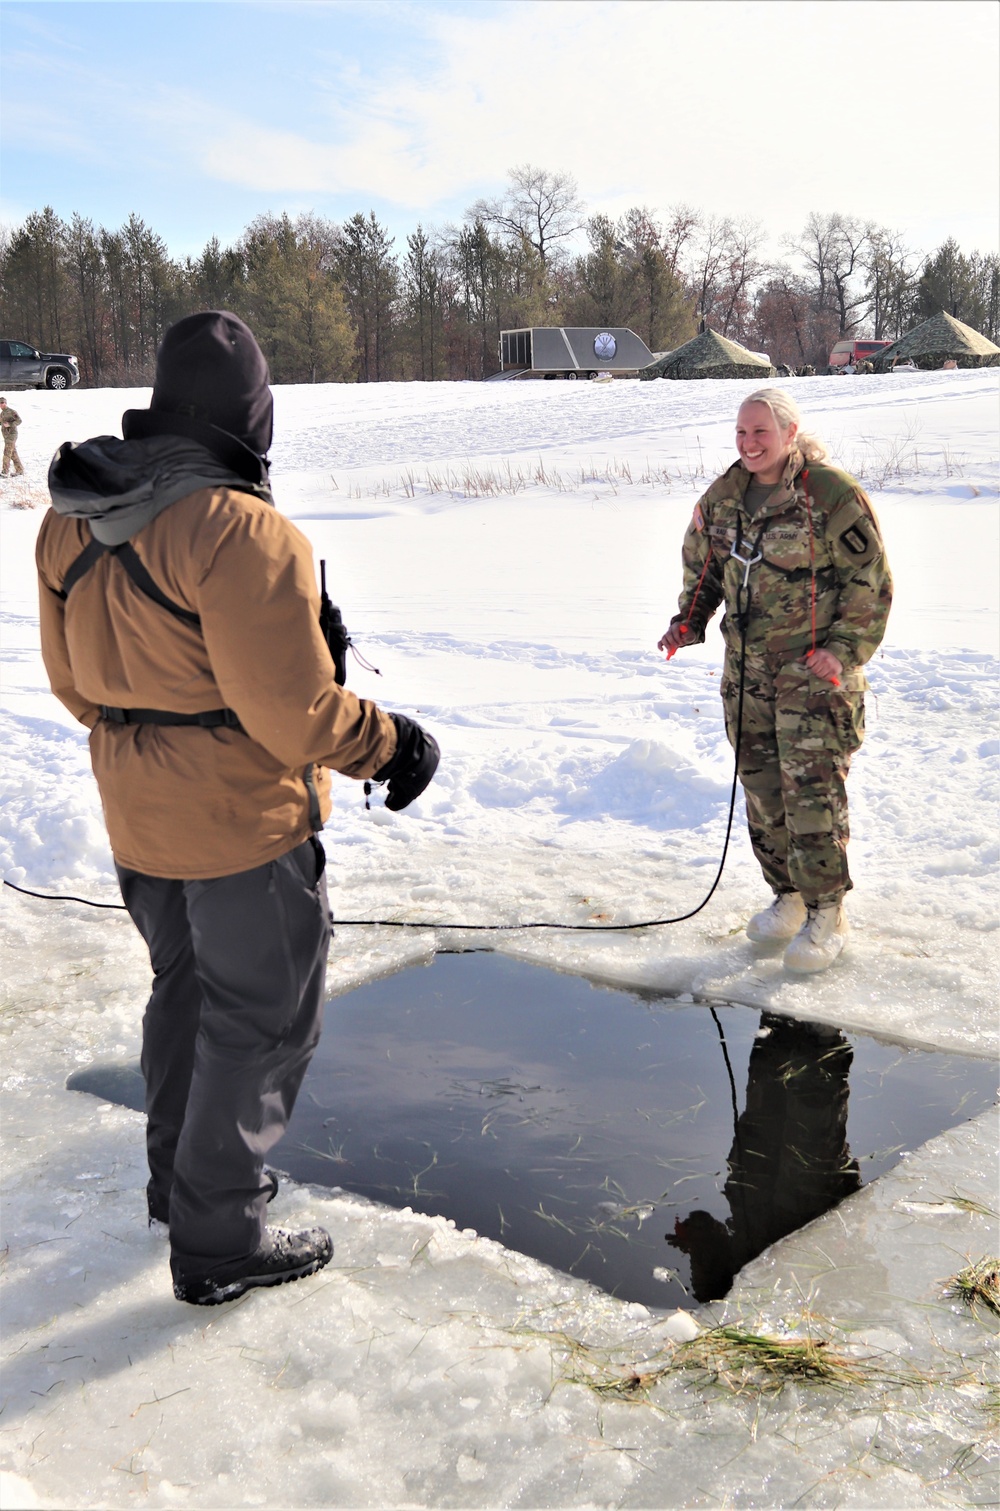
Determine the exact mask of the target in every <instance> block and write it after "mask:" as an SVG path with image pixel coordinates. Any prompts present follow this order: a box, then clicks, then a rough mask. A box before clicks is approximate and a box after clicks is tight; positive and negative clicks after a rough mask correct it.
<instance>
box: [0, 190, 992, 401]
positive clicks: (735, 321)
mask: <svg viewBox="0 0 1000 1511" xmlns="http://www.w3.org/2000/svg"><path fill="white" fill-rule="evenodd" d="M581 236H582V237H584V238H585V244H582V250H581V240H580V238H581ZM765 243H766V235H765V232H764V228H763V227H762V226H761V224H760V223H759V222H758V221H756V220H753V219H750V218H746V217H744V218H739V217H727V216H715V215H704V214H702V213H701V212H700V211H698V210H694V209H691V208H690V207H688V206H686V205H676V206H673V207H671V208H670V209H668V210H667V211H666V212H662V213H661V212H656V211H652V210H649V209H647V208H646V207H645V206H635V207H634V208H633V209H631V210H629V211H628V212H627V213H626V214H624V215H622V216H620V217H618V218H613V217H611V216H609V215H605V214H601V213H597V214H590V213H588V211H587V208H586V206H585V205H584V204H583V203H582V201H581V199H580V197H579V194H578V192H577V187H576V184H575V182H574V181H573V179H572V178H571V177H570V176H569V175H567V174H559V173H551V172H548V171H547V170H545V169H539V168H534V167H531V166H530V165H525V166H523V167H519V168H515V169H512V170H511V172H510V174H509V176H508V183H507V187H506V190H505V192H504V193H503V194H501V195H499V196H497V197H495V198H492V199H479V200H477V201H476V202H475V203H474V204H473V205H471V206H470V207H469V209H468V210H467V211H466V213H465V215H464V217H463V219H462V221H461V223H460V224H457V225H447V226H443V227H438V228H430V227H428V228H425V227H424V226H422V225H418V226H417V227H416V229H415V230H414V231H413V232H411V233H410V235H408V236H407V237H406V241H405V246H401V247H397V246H396V245H395V242H394V239H393V237H392V236H391V235H390V233H389V231H388V230H387V228H386V227H385V226H384V225H382V224H381V223H380V222H379V220H378V219H377V217H376V215H375V213H374V211H370V212H369V213H368V214H367V215H365V214H361V213H358V214H356V215H353V216H351V217H350V218H349V219H348V220H345V221H344V222H343V223H341V224H338V223H335V222H334V221H331V220H328V219H325V218H324V217H322V216H319V215H312V214H307V215H298V216H296V217H294V218H293V217H290V216H288V215H280V216H277V215H260V216H258V217H257V218H256V219H255V220H253V221H252V222H251V223H250V225H248V226H247V228H246V229H245V231H244V232H243V234H242V236H240V238H239V239H238V240H237V241H236V242H235V243H234V244H233V245H232V246H227V247H223V246H222V245H221V244H220V242H219V240H218V238H216V237H213V238H212V240H211V241H209V243H208V245H207V246H206V247H205V248H204V250H203V251H202V253H201V254H200V255H199V256H198V257H187V258H184V259H177V258H174V257H171V255H170V253H169V251H168V249H167V246H166V243H165V242H164V241H163V238H162V237H160V236H159V235H157V233H156V232H155V231H154V230H153V229H152V228H151V227H150V226H148V225H146V223H145V222H144V221H143V220H142V218H141V217H140V216H138V215H135V214H133V215H130V216H129V218H128V220H127V221H126V222H125V224H124V225H123V226H122V227H120V228H119V229H118V230H107V229H106V228H105V227H103V226H95V224H94V222H93V221H92V220H90V219H88V218H87V217H85V216H83V215H80V214H74V215H73V216H72V218H71V219H70V220H69V221H64V220H62V219H61V218H60V217H59V216H58V215H57V214H56V213H55V211H54V210H53V209H52V208H51V206H46V207H45V208H44V209H43V210H40V211H33V212H32V213H31V214H30V215H28V216H27V217H26V219H25V221H24V223H23V224H22V225H21V226H19V227H18V228H16V229H14V230H8V231H4V232H3V233H0V300H2V307H3V324H4V331H3V334H4V336H5V337H7V338H13V339H20V340H27V341H30V342H32V343H34V344H35V345H38V346H39V347H41V348H44V349H46V350H53V351H72V352H75V353H76V355H77V356H78V357H79V359H80V368H81V373H82V377H83V381H84V382H85V383H89V384H93V385H102V386H103V385H131V384H137V385H138V384H145V383H148V382H150V381H151V379H152V374H153V366H154V359H155V353H156V348H157V345H158V344H159V341H160V337H161V336H162V334H163V332H164V330H165V329H166V327H167V326H168V325H170V324H171V323H172V322H173V321H174V320H177V319H179V318H180V317H181V316H182V315H185V314H190V313H191V312H192V311H194V310H198V309H207V308H212V309H230V310H233V311H235V312H236V313H237V314H239V315H241V316H242V317H243V318H244V319H245V320H246V321H247V322H248V324H249V325H250V326H251V327H252V328H253V330H254V332H255V333H256V335H257V337H258V340H259V341H260V344H261V346H262V348H263V349H264V351H265V353H266V355H267V358H268V361H269V363H270V367H271V373H272V377H273V379H274V381H275V382H278V383H315V382H330V381H337V380H339V381H347V382H351V381H355V382H384V381H388V380H397V381H398V380H402V381H407V380H413V379H420V380H426V381H433V380H436V379H442V378H450V379H470V378H471V379H475V378H483V377H486V376H488V375H489V374H490V373H491V372H495V371H496V370H497V367H498V365H499V363H498V357H497V348H498V343H499V335H500V331H501V330H504V329H516V328H519V327H524V326H530V325H599V326H630V327H631V328H632V329H633V330H634V331H636V332H637V333H638V334H639V335H640V336H642V338H643V340H644V341H645V342H646V344H647V345H648V346H649V347H650V349H651V350H652V351H654V352H657V351H668V350H671V349H673V348H674V347H676V346H679V345H680V344H681V343H682V342H683V341H686V340H688V339H689V338H690V337H691V336H693V335H695V334H696V333H697V331H699V330H701V329H705V328H711V329H713V330H717V331H718V332H719V333H720V334H721V335H723V336H728V337H729V338H730V339H732V340H734V341H738V342H739V343H740V344H741V345H743V346H747V347H749V348H751V350H754V351H766V352H768V353H769V354H770V356H771V360H772V361H773V362H774V363H775V364H786V365H788V366H789V367H792V368H796V367H801V366H804V365H806V364H812V365H813V366H815V367H817V368H822V367H824V366H825V365H826V362H827V357H828V354H829V352H830V349H831V347H832V346H833V344H834V342H836V341H838V340H840V339H842V338H843V337H845V336H851V335H856V336H871V337H875V338H880V337H881V338H886V339H895V338H896V337H898V336H900V335H902V334H904V333H905V332H906V331H907V330H910V329H912V327H913V326H914V325H916V324H918V323H919V322H920V321H921V320H923V319H926V318H927V317H928V316H929V315H932V314H935V313H937V311H938V310H939V309H945V310H947V311H948V313H949V314H952V315H954V316H956V318H958V319H959V320H963V321H965V323H966V324H968V325H971V326H974V327H975V328H976V329H977V330H979V331H982V332H983V334H985V335H986V336H988V337H989V338H990V339H991V340H992V341H995V342H998V343H1000V258H998V256H997V254H996V253H987V254H983V253H980V252H972V253H969V254H966V253H964V252H963V251H962V250H961V249H960V248H959V246H958V245H957V243H956V242H955V241H954V239H952V238H949V239H948V240H947V241H946V242H945V243H944V245H943V246H941V247H939V248H938V249H937V250H936V251H935V252H933V253H932V254H930V255H925V254H922V253H920V252H918V251H915V250H913V249H912V248H908V247H907V246H906V245H905V244H904V241H903V238H902V237H901V236H900V235H899V234H898V233H897V232H894V231H892V230H890V229H889V228H887V227H885V226H879V225H876V224H875V223H874V222H871V221H862V220H859V219H856V218H852V217H850V216H846V215H841V214H819V213H813V214H811V215H810V216H809V218H808V220H807V221H806V224H805V226H804V227H803V229H802V230H801V232H800V233H799V234H798V235H796V236H790V237H788V238H786V239H785V242H784V252H785V256H784V258H782V259H781V260H778V261H774V260H773V259H772V260H769V259H768V258H767V257H766V256H765V253H764V248H765Z"/></svg>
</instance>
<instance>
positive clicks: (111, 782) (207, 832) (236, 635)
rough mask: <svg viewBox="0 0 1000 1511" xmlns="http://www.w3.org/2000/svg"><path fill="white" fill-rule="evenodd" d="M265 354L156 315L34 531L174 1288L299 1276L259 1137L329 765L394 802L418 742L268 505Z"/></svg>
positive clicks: (279, 1071)
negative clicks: (137, 1061) (268, 1218)
mask: <svg viewBox="0 0 1000 1511" xmlns="http://www.w3.org/2000/svg"><path fill="white" fill-rule="evenodd" d="M271 416H272V401H271V394H270V389H269V387H268V373H267V365H266V362H265V361H264V357H263V355H262V353H261V352H260V349H259V347H258V346H257V343H256V341H255V339H254V337H253V334H252V332H251V331H250V330H249V328H248V327H247V326H246V325H244V323H243V322H242V321H241V320H239V319H238V318H237V317H236V316H235V315H231V314H229V313H227V312H224V311H207V312H203V313H201V314H198V315H192V316H188V317H187V318H185V319H184V320H181V321H179V322H178V323H177V324H176V325H174V326H173V327H171V329H170V330H169V331H168V332H167V333H166V335H165V337H164V339H163V343H162V345H161V348H160V351H159V353H158V357H157V369H156V380H155V384H154V388H153V395H152V401H151V404H150V408H149V410H129V411H127V412H126V413H125V415H124V416H123V419H122V434H123V439H121V440H119V439H118V438H117V437H114V436H97V437H95V438H94V439H92V440H90V441H87V442H84V443H83V444H80V445H75V444H72V443H69V442H67V443H66V444H65V445H63V446H62V447H61V448H60V450H59V452H58V453H57V454H56V456H55V458H54V459H53V462H52V466H51V468H50V472H49V489H50V494H51V498H52V508H51V509H50V510H49V512H48V513H47V515H46V516H45V519H44V520H43V522H42V527H41V530H40V532H39V537H38V545H37V552H36V558H37V565H38V574H39V584H40V588H39V591H40V605H41V607H40V615H41V634H42V654H43V657H44V661H45V666H46V670H47V672H48V675H49V679H50V682H51V685H52V689H53V691H54V692H55V694H56V696H57V697H58V698H60V700H61V701H62V702H63V703H64V704H65V705H66V707H67V708H68V709H70V711H71V712H72V713H73V714H74V715H75V716H76V717H77V718H78V719H79V720H80V721H81V722H82V723H83V724H85V725H86V726H87V727H88V728H89V729H90V731H91V735H90V748H91V758H92V762H93V768H94V774H95V776H96V778H97V782H98V786H99V788H100V793H101V801H102V804H103V808H104V815H105V820H106V823H107V826H108V834H109V837H110V841H111V848H112V851H113V854H114V858H115V865H116V869H117V872H118V876H119V880H120V883H121V888H122V896H123V898H124V901H125V904H126V906H127V907H128V910H129V912H130V914H131V916H132V918H133V920H134V921H135V923H136V926H137V927H138V929H139V931H140V932H141V933H142V935H143V937H144V939H145V940H146V942H147V944H148V946H149V950H150V958H151V962H152V966H153V971H154V982H153V990H152V995H151V997H150V1001H149V1004H148V1006H147V1008H146V1013H145V1016H144V1019H143V1049H142V1069H143V1075H144V1078H145V1081H146V1107H147V1151H148V1156H149V1166H150V1180H149V1186H148V1203H149V1216H150V1221H151V1222H152V1221H153V1220H159V1221H164V1222H167V1223H168V1224H169V1228H170V1244H171V1269H172V1272H173V1278H174V1291H175V1294H176V1295H177V1297H178V1298H179V1299H181V1300H185V1301H190V1302H194V1303H197V1304H214V1303H216V1302H219V1301H224V1300H228V1299H231V1298H232V1297H233V1296H236V1295H240V1294H242V1293H243V1292H244V1291H245V1290H247V1289H248V1288H250V1287H251V1286H258V1285H274V1284H280V1283H282V1282H283V1281H285V1280H295V1279H298V1278H300V1277H301V1276H302V1275H305V1274H310V1273H312V1272H313V1271H314V1270H316V1269H319V1268H320V1267H321V1266H322V1265H324V1264H326V1263H327V1262H328V1260H329V1258H330V1255H331V1254H332V1244H331V1242H330V1238H329V1235H328V1234H327V1233H325V1232H324V1230H323V1229H321V1228H316V1229H311V1230H308V1231H307V1232H304V1233H288V1232H284V1231H283V1230H281V1229H277V1228H268V1227H267V1226H266V1225H265V1222H264V1211H265V1207H266V1203H267V1201H268V1200H269V1199H270V1198H271V1197H272V1196H273V1194H274V1190H275V1188H276V1182H275V1178H274V1176H273V1175H272V1174H271V1172H270V1171H268V1170H267V1169H266V1168H265V1167H264V1164H263V1161H264V1158H265V1156H266V1155H267V1153H268V1152H269V1150H270V1149H271V1148H272V1147H273V1146H274V1144H275V1143H276V1142H277V1140H278V1139H279V1138H280V1137H281V1136H282V1134H283V1133H284V1131H285V1128H286V1127H287V1124H288V1121H289V1118H290V1117H291V1113H292V1108H293V1106H294V1103H295V1097H296V1094H297V1092H298V1089H299V1086H300V1084H301V1081H302V1078H303V1076H304V1074H305V1071H306V1067H307V1065H308V1063H309V1059H310V1056H311V1054H312V1051H313V1049H314V1048H315V1045H316V1043H317V1041H318V1038H319V1031H320V1017H321V1010H322V1003H323V997H324V978H325V967H326V956H327V950H328V946H329V938H330V915H329V907H328V903H327V897H326V887H325V882H324V879H323V867H324V864H325V853H324V851H323V848H322V846H321V844H320V843H319V841H318V840H317V838H316V833H317V831H318V830H319V829H321V828H322V826H323V822H324V820H325V818H326V817H327V816H328V814H329V811H330V776H329V773H330V770H331V769H332V770H335V771H339V772H342V773H344V774H346V775H348V776H352V777H357V778H374V779H375V780H379V781H386V782H387V783H388V796H387V799H386V806H387V807H390V808H394V809H398V808H402V807H405V806H406V804H407V803H408V802H410V801H412V800H413V799H414V798H415V797H417V796H418V795H419V793H420V792H421V791H422V790H423V789H424V787H425V786H426V785H427V783H428V782H429V781H430V780H431V777H432V776H433V773H434V770H435V768H436V765H437V760H438V750H437V745H436V743H435V741H434V740H433V738H432V737H431V736H430V735H428V734H427V733H426V732H425V731H424V730H422V729H421V728H420V726H419V725H417V724H415V723H414V722H413V721H412V720H409V719H406V718H405V717H404V716H402V715H398V714H388V713H386V712H385V711H384V710H382V709H381V708H379V707H378V706H377V705H376V704H375V703H372V702H370V701H368V700H366V699H360V698H357V697H356V696H355V695H354V694H353V693H352V692H350V691H349V690H348V689H346V688H345V687H342V686H340V685H339V684H338V682H337V680H336V673H335V667H334V663H333V660H332V658H331V654H330V649H329V647H328V645H327V643H326V640H325V638H324V636H323V633H322V631H321V629H320V622H319V607H320V603H319V594H318V593H317V590H316V582H315V572H314V567H313V560H312V550H311V548H310V545H309V542H308V541H307V540H306V538H305V537H304V536H303V535H302V534H301V533H300V531H298V530H297V529H296V528H295V526H294V525H293V524H291V522H290V521H289V520H287V519H285V518H284V516H282V515H281V514H280V513H279V512H278V511H277V509H276V508H275V507H274V504H273V501H272V498H271V493H270V487H269V483H268V469H267V462H266V460H265V458H266V453H267V451H268V449H269V447H270V444H271V428H272V419H271Z"/></svg>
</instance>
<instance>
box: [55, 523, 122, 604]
mask: <svg viewBox="0 0 1000 1511" xmlns="http://www.w3.org/2000/svg"><path fill="white" fill-rule="evenodd" d="M110 549H111V548H110V546H105V545H102V544H101V542H100V541H99V540H95V539H94V537H93V536H91V537H90V540H89V542H88V543H87V545H85V546H84V548H83V550H82V551H81V552H80V554H79V556H78V557H77V558H76V560H75V561H74V562H73V563H72V565H71V566H70V569H69V571H68V572H67V573H66V576H65V577H64V578H63V585H62V587H61V589H60V590H59V597H60V598H62V599H63V600H65V599H66V598H68V597H69V591H70V588H72V587H74V586H75V584H76V583H78V582H79V581H80V578H81V577H82V576H83V575H84V573H85V572H89V571H90V569H91V567H92V566H93V565H94V562H95V561H97V560H99V558H100V557H102V556H103V555H104V553H105V551H109V550H110Z"/></svg>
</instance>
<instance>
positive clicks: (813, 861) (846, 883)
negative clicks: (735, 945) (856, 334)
mask: <svg viewBox="0 0 1000 1511" xmlns="http://www.w3.org/2000/svg"><path fill="white" fill-rule="evenodd" d="M737 448H738V450H739V452H740V457H741V460H740V461H738V462H735V463H734V464H733V466H732V467H730V468H729V470H728V472H725V473H723V475H722V477H720V478H718V479H717V480H716V481H715V482H714V483H713V484H712V486H711V487H710V488H709V490H708V492H707V493H705V494H704V496H703V497H702V498H701V499H699V501H698V503H697V504H696V506H695V510H694V515H693V518H692V520H691V523H690V525H689V527H688V530H687V534H686V535H685V538H684V553H683V554H684V590H683V592H682V594H681V597H680V605H679V608H680V611H679V613H677V614H676V615H675V616H674V618H673V619H672V620H671V623H670V628H669V629H668V630H667V632H666V634H665V635H664V636H663V637H662V639H661V640H660V642H659V644H660V649H661V650H667V651H668V652H669V653H672V652H673V650H675V649H679V648H680V647H681V646H684V645H694V644H698V643H700V642H702V641H704V639H705V627H706V625H707V623H708V621H709V619H711V617H712V615H713V614H714V612H715V610H716V609H717V608H718V606H719V605H720V604H721V603H724V604H725V608H726V615H725V618H724V619H723V621H722V634H723V638H724V640H725V642H726V661H725V670H724V673H723V679H722V698H723V705H724V709H725V717H726V729H727V732H728V734H729V738H730V741H731V742H732V743H733V745H735V743H736V729H737V718H738V701H739V685H740V651H741V641H742V634H741V624H740V618H741V614H745V627H746V667H745V678H744V694H743V724H742V734H741V738H740V749H739V751H738V753H737V768H738V771H739V775H740V780H741V782H742V784H743V790H744V794H745V797H746V809H747V824H748V828H749V831H750V841H751V844H752V845H753V849H754V854H755V855H756V857H757V859H758V861H759V862H760V866H761V870H762V871H763V873H764V877H765V879H766V880H767V882H768V883H769V885H770V886H771V888H772V890H773V892H774V894H775V900H774V902H773V903H772V905H771V907H770V908H767V909H765V910H764V911H762V912H761V913H758V914H756V915H755V916H754V917H753V918H752V919H751V920H750V923H749V925H748V928H747V932H748V934H749V935H750V937H751V938H752V939H755V940H757V941H758V942H762V943H777V942H783V943H787V944H788V948H787V950H786V953H785V964H786V965H787V966H788V967H789V968H790V969H793V970H799V971H814V970H822V969H824V968H825V966H827V965H829V964H830V963H831V962H832V961H833V960H834V959H836V957H837V955H838V954H839V953H840V950H841V948H842V946H843V942H844V938H845V937H846V933H847V922H846V919H845V917H844V912H843V907H842V902H843V898H844V894H845V893H846V892H847V891H849V890H850V888H851V885H852V883H851V878H850V872H849V871H848V867H847V840H848V833H849V830H848V814H847V792H846V787H845V783H846V779H847V772H848V767H849V765H850V760H851V756H852V755H853V753H854V752H855V751H856V750H857V749H858V747H859V745H860V744H861V740H862V738H863V735H864V692H865V688H866V687H867V685H868V684H867V681H866V679H865V675H864V671H863V669H862V668H863V667H864V664H865V662H867V661H868V660H869V658H870V657H871V655H872V654H873V652H874V651H875V649H876V647H877V646H878V644H879V642H880V641H881V639H882V636H883V634H884V633H885V624H886V618H887V616H888V613H889V605H890V602H891V598H892V579H891V577H890V575H889V567H888V563H887V561H886V558H885V551H884V549H883V546H882V540H881V535H880V533H879V527H878V522H877V520H876V519H875V515H874V511H873V510H872V506H871V503H870V501H869V500H868V498H867V496H866V495H865V493H864V491H863V489H862V488H860V487H859V485H858V484H857V483H856V482H855V481H854V479H853V478H852V477H850V476H849V475H848V474H847V473H846V472H841V471H840V470H839V469H838V468H836V467H833V466H831V465H830V463H829V460H828V458H827V454H826V448H825V447H824V446H823V444H822V442H820V441H818V440H816V438H815V437H811V436H804V435H802V434H801V432H800V427H799V417H798V410H797V409H796V407H795V405H794V403H793V401H792V400H791V399H789V398H788V396H787V395H786V394H784V393H782V391H781V390H780V389H761V390H758V392H757V393H755V394H753V395H752V396H751V397H750V398H749V399H748V400H747V401H746V403H744V405H743V406H742V407H741V409H740V413H739V418H738V421H737ZM744 584H745V587H744Z"/></svg>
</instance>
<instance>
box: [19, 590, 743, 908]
mask: <svg viewBox="0 0 1000 1511" xmlns="http://www.w3.org/2000/svg"><path fill="white" fill-rule="evenodd" d="M748 613H749V595H748V601H747V607H746V610H745V611H744V613H743V614H742V615H741V616H739V618H740V621H741V629H742V644H741V647H740V690H739V696H738V698H737V703H736V764H735V769H734V771H733V785H732V789H731V791H730V793H729V816H728V818H727V819H726V838H725V841H724V843H723V846H722V858H721V860H720V861H719V869H718V870H717V871H716V873H715V880H714V881H713V882H712V885H711V886H710V887H709V889H708V891H707V892H706V893H705V896H704V897H703V898H702V900H701V902H700V903H699V904H698V906H697V907H696V908H692V909H691V911H690V912H689V913H679V914H678V915H677V917H676V918H647V919H645V920H644V921H643V922H641V923H534V922H532V923H448V922H446V921H445V920H439V921H437V922H435V921H434V920H429V921H428V922H426V923H418V922H417V921H416V920H412V919H402V918H338V919H336V920H335V923H336V927H337V928H338V929H440V930H442V931H445V930H449V929H450V930H452V931H454V932H455V933H469V934H514V933H517V931H518V930H519V929H553V930H555V931H557V932H559V933H562V934H617V933H630V932H632V931H638V930H639V929H662V928H666V926H667V925H668V924H672V923H686V922H687V920H688V919H689V918H694V916H695V915H696V914H697V913H700V912H701V910H702V908H705V907H707V906H708V904H709V903H710V902H711V900H712V897H713V896H714V895H715V889H716V887H717V886H718V885H719V882H720V881H721V880H722V872H723V869H724V867H725V864H726V856H727V855H728V853H729V840H730V836H731V835H732V832H733V813H734V812H735V810H736V787H737V782H738V777H739V749H740V739H741V737H742V734H743V685H744V682H745V679H746V621H747V616H748ZM3 884H4V886H5V887H11V888H12V889H13V890H14V891H15V892H20V893H22V894H23V895H24V896H25V897H40V898H41V899H42V901H43V902H81V903H83V904H84V906H85V907H88V908H108V909H110V910H112V911H116V912H125V911H127V910H126V908H125V904H124V903H123V902H91V900H90V898H89V897H66V896H63V895H58V894H56V895H54V894H52V893H46V892H32V891H30V890H29V889H28V888H27V887H19V886H17V885H16V883H15V882H12V881H8V880H7V879H6V877H5V878H4V883H3Z"/></svg>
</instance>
